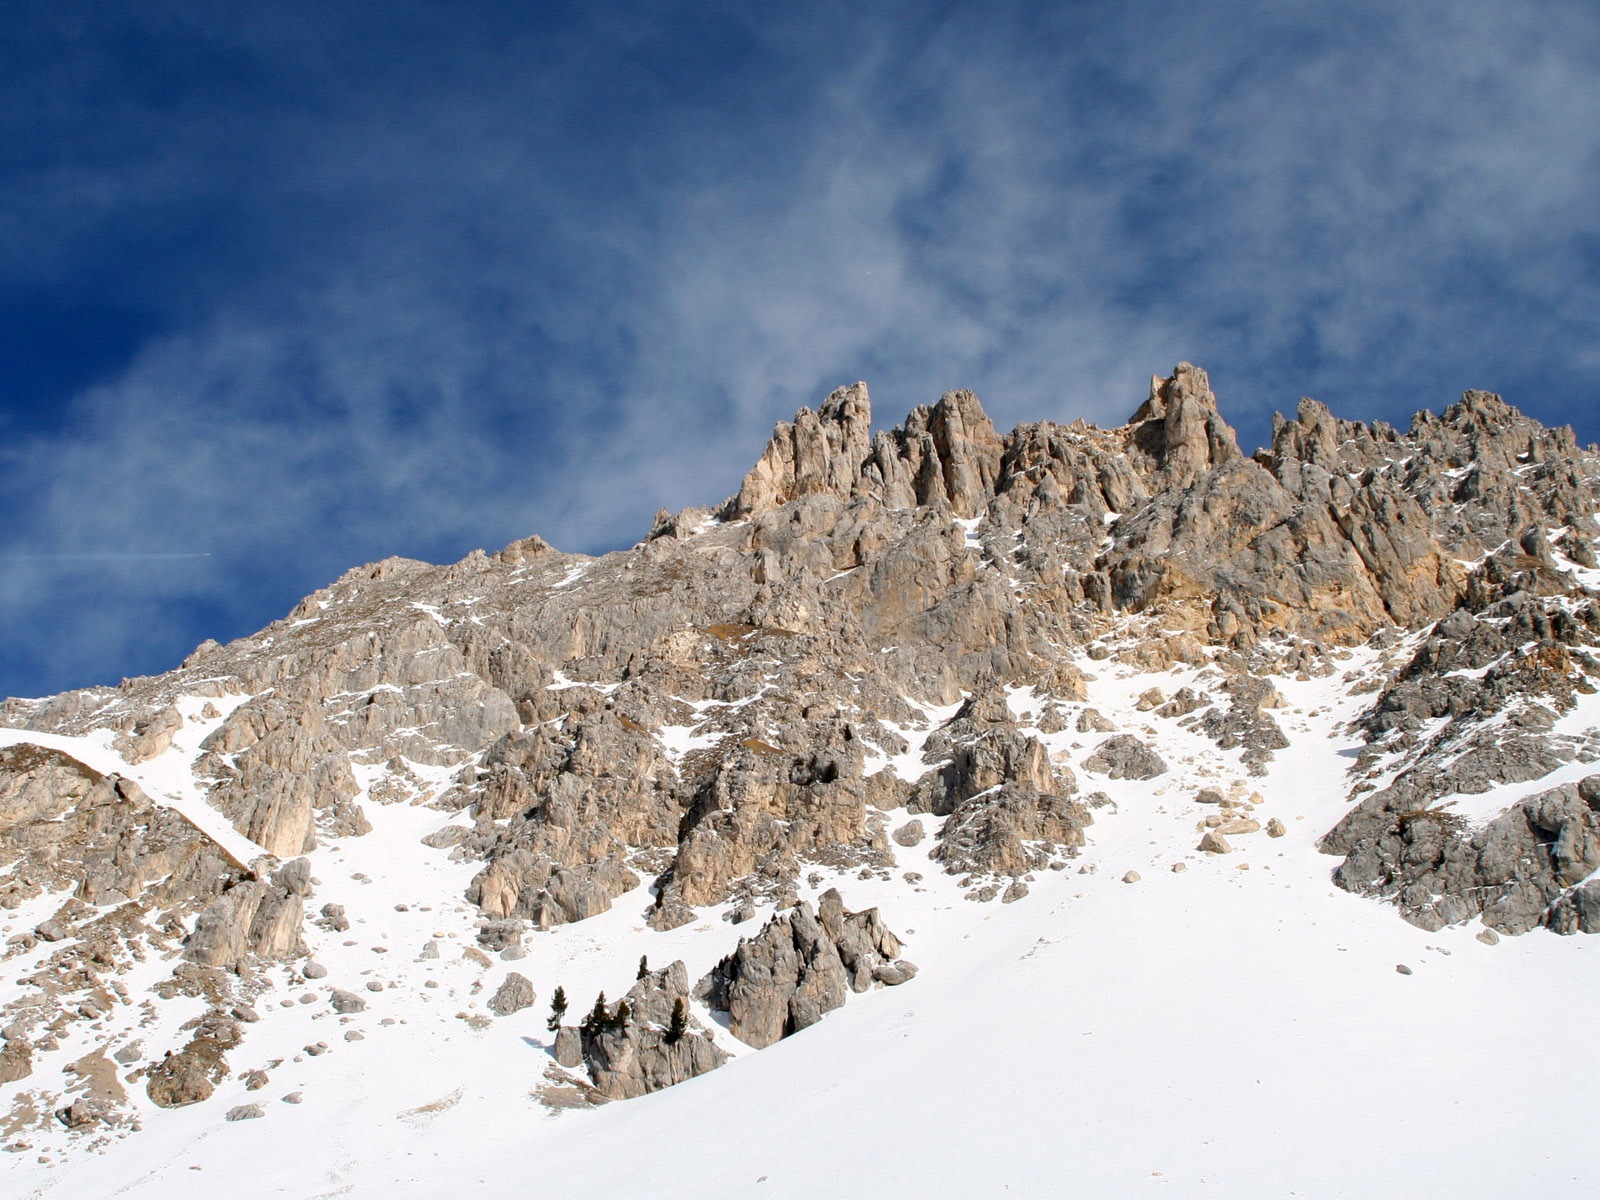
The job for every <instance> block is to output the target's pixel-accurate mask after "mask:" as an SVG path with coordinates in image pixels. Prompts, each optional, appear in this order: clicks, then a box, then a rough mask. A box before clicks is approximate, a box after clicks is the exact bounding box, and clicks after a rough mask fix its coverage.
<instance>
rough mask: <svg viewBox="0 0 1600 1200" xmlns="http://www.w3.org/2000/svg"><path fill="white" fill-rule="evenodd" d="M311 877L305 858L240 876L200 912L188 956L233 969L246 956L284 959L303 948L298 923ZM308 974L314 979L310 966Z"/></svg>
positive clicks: (190, 940)
mask: <svg viewBox="0 0 1600 1200" xmlns="http://www.w3.org/2000/svg"><path fill="white" fill-rule="evenodd" d="M310 881H311V864H310V863H308V862H307V861H306V860H305V859H303V858H299V859H296V860H295V861H293V862H291V863H287V864H285V865H284V866H282V867H280V868H278V870H277V871H276V872H274V873H273V874H272V875H271V876H269V877H268V878H266V879H259V878H247V879H244V880H241V881H240V882H239V883H237V884H235V885H234V886H233V887H231V888H229V889H228V890H227V891H225V892H223V893H222V895H220V896H219V897H217V899H216V900H215V901H214V902H213V903H212V904H211V905H210V906H209V907H207V908H206V910H205V911H204V912H202V913H201V914H200V917H199V919H198V920H197V921H196V923H195V929H194V933H193V934H191V935H190V937H189V940H188V942H187V944H186V945H185V946H184V955H185V957H187V958H189V959H191V960H193V961H195V962H198V963H203V964H205V965H206V966H212V967H224V968H233V967H236V966H238V965H239V964H240V963H241V962H242V961H244V959H245V957H246V956H247V955H252V954H253V955H256V956H257V957H259V958H264V959H281V958H292V957H294V956H295V955H297V954H301V953H304V951H305V946H304V944H303V943H302V941H301V937H300V928H301V921H302V918H303V916H304V912H303V909H304V903H303V902H304V898H305V895H306V893H307V892H308V891H309V890H310V886H311V882H310ZM307 965H308V967H311V966H314V964H307ZM325 973H326V972H324V974H325ZM307 978H314V976H312V975H311V973H310V971H309V970H308V971H307Z"/></svg>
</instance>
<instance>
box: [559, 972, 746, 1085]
mask: <svg viewBox="0 0 1600 1200" xmlns="http://www.w3.org/2000/svg"><path fill="white" fill-rule="evenodd" d="M688 1003H689V973H688V970H687V969H686V968H685V967H684V965H683V963H682V962H675V963H673V964H672V965H671V966H669V967H666V968H664V969H662V970H659V971H653V972H651V973H649V974H647V975H646V976H645V977H644V978H642V979H640V980H638V981H637V982H635V983H634V985H633V987H632V988H630V989H629V990H628V994H627V995H626V996H624V997H623V998H622V1000H620V1001H618V1003H617V1004H616V1005H615V1006H614V1007H612V1008H610V1009H608V1010H607V1011H606V1012H605V1013H599V1012H591V1013H590V1014H589V1016H588V1018H586V1019H585V1020H584V1022H583V1024H582V1025H581V1026H580V1027H579V1029H578V1040H579V1044H580V1049H581V1057H582V1061H583V1062H584V1064H585V1065H586V1066H587V1067H588V1070H589V1078H590V1079H591V1080H593V1082H594V1086H595V1088H596V1090H598V1091H599V1092H600V1093H601V1094H602V1095H603V1096H606V1097H607V1098H609V1099H612V1100H627V1099H631V1098H633V1097H635V1096H643V1095H645V1094H647V1093H649V1092H654V1091H659V1090H660V1089H662V1088H664V1087H671V1086H673V1085H674V1084H678V1083H683V1082H684V1081H685V1080H688V1079H693V1078H694V1077H695V1076H697V1075H704V1074H705V1073H706V1072H707V1071H714V1070H716V1068H718V1067H720V1066H721V1065H722V1064H723V1063H724V1062H726V1061H727V1059H728V1056H727V1055H726V1054H725V1053H723V1051H722V1050H721V1049H720V1048H719V1047H718V1046H717V1044H716V1042H715V1041H714V1040H713V1039H712V1037H711V1035H710V1034H709V1033H708V1032H707V1031H706V1030H705V1027H704V1026H702V1025H701V1024H700V1023H699V1022H698V1021H697V1020H696V1019H695V1018H694V1017H693V1016H692V1015H690V1014H689V1012H688ZM680 1006H681V1007H682V1010H683V1012H684V1027H683V1031H682V1033H681V1034H680V1035H678V1036H674V1033H673V1012H674V1009H678V1008H679V1007H680ZM562 1032H563V1033H564V1032H565V1030H562ZM556 1048H557V1060H558V1061H561V1062H563V1065H565V1060H564V1059H563V1058H562V1052H563V1050H565V1051H566V1052H567V1054H568V1056H570V1040H569V1041H568V1042H567V1044H566V1045H565V1046H564V1045H563V1043H562V1040H561V1038H560V1036H559V1035H558V1037H557V1043H556ZM574 1065H576V1064H574Z"/></svg>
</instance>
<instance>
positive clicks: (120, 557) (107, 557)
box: [0, 550, 211, 562]
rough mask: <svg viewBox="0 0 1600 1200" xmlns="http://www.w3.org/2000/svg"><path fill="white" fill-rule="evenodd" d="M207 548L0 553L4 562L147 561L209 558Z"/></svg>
mask: <svg viewBox="0 0 1600 1200" xmlns="http://www.w3.org/2000/svg"><path fill="white" fill-rule="evenodd" d="M210 557H211V552H210V551H209V550H207V551H205V552H204V553H201V554H0V560H3V561H6V562H106V561H113V562H149V561H151V560H164V559H174V558H210Z"/></svg>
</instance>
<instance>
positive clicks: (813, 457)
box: [728, 383, 872, 517]
mask: <svg viewBox="0 0 1600 1200" xmlns="http://www.w3.org/2000/svg"><path fill="white" fill-rule="evenodd" d="M871 436H872V401H871V399H870V398H869V397H868V395H867V385H866V384H864V383H853V384H851V385H850V386H849V387H842V388H836V389H834V391H833V392H832V393H830V394H829V396H828V398H827V400H826V401H824V402H823V405H822V409H821V411H820V412H812V411H811V410H810V409H809V408H802V409H801V410H800V411H799V412H798V413H796V414H795V418H794V420H793V421H792V422H791V421H780V422H779V423H778V425H777V428H775V429H774V430H773V431H772V437H771V439H770V440H769V441H768V442H767V449H766V452H765V453H763V454H762V456H761V459H760V461H759V462H757V463H756V465H755V466H754V467H752V468H751V469H750V473H749V474H748V475H746V476H745V477H744V482H743V484H741V485H740V487H739V494H738V495H737V496H735V497H734V498H733V499H732V500H731V501H730V502H729V505H728V512H729V515H730V516H733V517H742V516H747V515H748V514H750V513H754V512H762V511H764V510H766V509H769V508H776V507H778V506H779V505H782V504H787V503H789V501H791V500H797V499H799V498H800V497H801V496H807V495H811V494H813V493H816V492H827V493H833V494H848V493H849V492H850V491H851V490H852V488H853V486H854V484H855V480H856V477H857V474H858V473H859V470H860V466H861V461H862V459H863V458H865V457H866V454H867V450H868V447H869V444H870V441H871Z"/></svg>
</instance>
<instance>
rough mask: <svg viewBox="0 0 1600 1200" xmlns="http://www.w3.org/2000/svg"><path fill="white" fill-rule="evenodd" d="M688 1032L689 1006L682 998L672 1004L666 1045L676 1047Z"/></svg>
mask: <svg viewBox="0 0 1600 1200" xmlns="http://www.w3.org/2000/svg"><path fill="white" fill-rule="evenodd" d="M688 1032H689V1006H688V1005H687V1004H686V1003H684V999H683V997H682V996H679V997H678V998H677V999H676V1000H674V1001H673V1002H672V1022H671V1023H670V1024H669V1025H668V1026H667V1044H668V1045H671V1046H675V1045H677V1044H678V1043H679V1042H681V1041H682V1040H683V1035H684V1034H686V1033H688Z"/></svg>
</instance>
